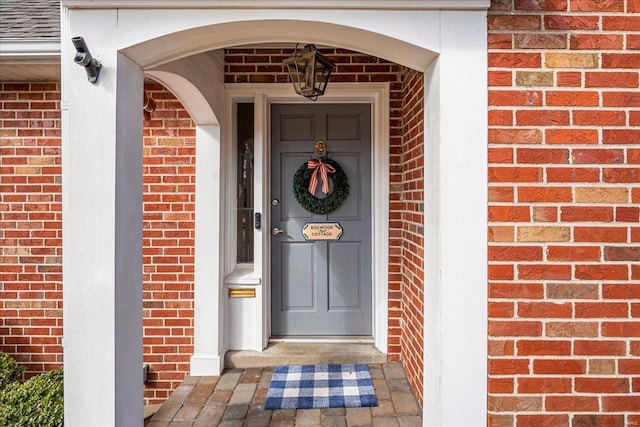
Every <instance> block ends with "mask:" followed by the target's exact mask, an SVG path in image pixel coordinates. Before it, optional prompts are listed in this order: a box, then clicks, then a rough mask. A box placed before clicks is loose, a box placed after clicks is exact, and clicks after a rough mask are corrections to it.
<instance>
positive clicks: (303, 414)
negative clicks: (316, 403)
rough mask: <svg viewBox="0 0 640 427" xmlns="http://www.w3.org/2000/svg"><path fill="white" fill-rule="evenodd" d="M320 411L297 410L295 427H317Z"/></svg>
mask: <svg viewBox="0 0 640 427" xmlns="http://www.w3.org/2000/svg"><path fill="white" fill-rule="evenodd" d="M319 425H320V409H298V410H297V411H296V427H297V426H319Z"/></svg>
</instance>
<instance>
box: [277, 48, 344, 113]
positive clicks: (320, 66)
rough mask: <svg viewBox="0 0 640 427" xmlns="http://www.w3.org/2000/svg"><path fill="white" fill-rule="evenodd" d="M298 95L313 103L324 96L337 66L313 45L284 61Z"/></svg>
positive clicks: (296, 52)
mask: <svg viewBox="0 0 640 427" xmlns="http://www.w3.org/2000/svg"><path fill="white" fill-rule="evenodd" d="M283 63H284V65H286V66H287V71H288V72H289V77H290V78H291V82H292V83H293V87H294V89H295V90H296V93H298V94H300V95H302V96H304V97H305V98H309V99H310V100H312V101H315V100H316V99H318V97H319V96H320V95H323V94H324V91H325V90H326V88H327V83H329V78H330V77H331V72H332V71H333V69H334V68H335V64H334V63H333V62H331V61H329V60H328V59H327V58H326V57H324V55H322V54H321V53H320V52H318V50H317V49H316V47H315V46H314V45H312V44H308V45H306V46H305V47H304V48H303V49H299V50H298V45H296V50H295V52H294V54H293V56H292V57H290V58H287V59H285V60H284V62H283Z"/></svg>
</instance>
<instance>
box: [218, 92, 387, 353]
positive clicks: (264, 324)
mask: <svg viewBox="0 0 640 427" xmlns="http://www.w3.org/2000/svg"><path fill="white" fill-rule="evenodd" d="M226 88H227V95H228V102H227V112H228V114H227V117H228V123H227V126H228V129H234V128H235V126H234V124H235V123H234V114H233V111H234V105H235V103H237V102H253V103H254V108H255V112H254V120H255V122H254V177H255V178H254V185H255V193H254V206H255V210H256V212H261V213H262V228H261V230H254V248H255V249H254V260H255V261H254V263H253V265H236V263H235V255H234V254H235V253H236V251H235V240H234V239H229V241H228V247H227V250H226V251H225V252H226V253H227V254H230V255H229V258H231V259H227V260H226V263H225V264H226V266H227V268H228V271H227V272H228V274H229V276H227V277H228V278H231V280H228V283H233V284H234V285H249V286H251V285H254V286H257V287H261V292H256V295H257V296H261V301H260V302H259V304H258V306H257V307H253V308H254V309H257V310H259V312H260V313H259V315H258V316H256V321H258V322H259V324H257V325H255V327H256V328H257V330H259V331H261V332H262V336H261V337H259V339H258V340H257V342H256V346H257V347H256V348H253V350H256V351H262V350H263V349H264V348H266V346H267V344H268V340H269V337H270V335H271V301H270V295H271V293H270V289H271V283H270V281H271V271H270V259H271V258H270V257H271V250H270V245H271V234H270V233H269V230H270V229H271V218H270V211H271V205H270V201H269V200H268V196H269V193H270V184H271V183H270V173H271V171H270V155H269V153H270V145H271V144H270V135H271V130H270V128H271V126H270V107H271V104H278V103H286V104H294V103H309V102H310V101H308V100H307V99H305V98H302V97H301V96H300V95H298V94H296V93H295V92H294V91H293V87H292V85H290V84H288V83H287V84H243V83H237V84H227V85H226ZM389 89H390V85H389V83H332V84H330V85H329V87H328V90H327V92H326V94H325V95H324V96H322V97H321V98H319V99H318V101H316V103H320V104H322V103H325V104H326V103H343V104H347V103H368V104H370V105H371V108H372V117H371V119H372V120H371V127H372V129H371V130H372V147H371V149H372V165H371V166H372V179H373V182H372V184H373V185H372V191H371V193H372V230H371V233H372V234H371V236H372V252H373V253H372V262H373V264H372V266H373V275H372V279H373V292H372V297H373V310H372V315H373V319H372V326H373V337H374V343H375V346H376V348H377V349H378V350H379V351H381V352H383V353H387V334H388V328H387V323H388V314H389V313H388V286H389V281H388V275H389V268H388V254H389ZM228 135H229V137H230V138H231V140H230V141H227V143H228V144H229V146H235V141H234V139H235V135H233V133H232V132H229V133H228ZM228 153H229V154H228V156H229V157H228V158H227V164H228V165H230V166H231V167H230V168H229V170H228V173H227V183H228V184H227V186H226V188H227V192H228V193H229V194H228V197H227V198H226V200H227V215H226V217H227V218H228V221H227V227H228V229H231V230H234V229H235V215H234V209H235V202H234V200H235V191H236V190H235V189H236V187H235V186H236V174H235V170H233V165H235V159H233V158H232V157H233V156H234V155H235V152H234V151H233V150H228ZM251 309H252V308H249V307H247V310H251ZM225 311H228V307H225ZM234 318H235V316H234ZM226 323H227V324H229V322H226ZM225 336H228V334H226V333H225ZM225 348H227V349H228V348H229V347H228V341H226V342H225Z"/></svg>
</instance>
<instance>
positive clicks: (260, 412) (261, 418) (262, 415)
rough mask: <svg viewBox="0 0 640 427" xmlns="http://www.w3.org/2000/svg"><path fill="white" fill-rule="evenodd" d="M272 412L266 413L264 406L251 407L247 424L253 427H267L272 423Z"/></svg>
mask: <svg viewBox="0 0 640 427" xmlns="http://www.w3.org/2000/svg"><path fill="white" fill-rule="evenodd" d="M271 412H272V411H265V410H264V407H263V406H262V405H251V406H250V407H249V412H247V420H246V422H245V424H246V425H247V426H251V427H267V426H268V425H269V423H270V422H271Z"/></svg>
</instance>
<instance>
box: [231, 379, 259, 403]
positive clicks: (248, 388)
mask: <svg viewBox="0 0 640 427" xmlns="http://www.w3.org/2000/svg"><path fill="white" fill-rule="evenodd" d="M256 386H257V384H251V383H240V384H238V385H237V386H236V388H235V390H234V391H233V394H232V395H231V399H229V405H237V404H243V403H246V404H249V403H251V400H252V399H253V394H254V393H255V391H256Z"/></svg>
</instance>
